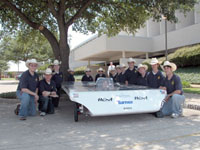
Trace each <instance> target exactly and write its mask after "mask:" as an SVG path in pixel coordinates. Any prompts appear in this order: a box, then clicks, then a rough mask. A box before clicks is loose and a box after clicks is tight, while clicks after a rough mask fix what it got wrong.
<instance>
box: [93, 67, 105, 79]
mask: <svg viewBox="0 0 200 150" xmlns="http://www.w3.org/2000/svg"><path fill="white" fill-rule="evenodd" d="M99 77H103V78H105V77H106V75H105V74H104V70H103V68H99V69H98V70H97V75H96V76H95V82H96V81H97V79H98V78H99Z"/></svg>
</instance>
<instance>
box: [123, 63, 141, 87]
mask: <svg viewBox="0 0 200 150" xmlns="http://www.w3.org/2000/svg"><path fill="white" fill-rule="evenodd" d="M136 69H137V68H136V67H134V69H133V70H130V69H129V68H128V69H127V70H126V72H125V78H126V81H128V84H137V77H138V72H137V70H136Z"/></svg>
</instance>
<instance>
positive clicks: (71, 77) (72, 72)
mask: <svg viewBox="0 0 200 150" xmlns="http://www.w3.org/2000/svg"><path fill="white" fill-rule="evenodd" d="M68 72H69V76H68V78H67V81H68V82H74V81H75V78H74V70H72V69H68Z"/></svg>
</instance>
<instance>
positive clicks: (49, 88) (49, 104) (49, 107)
mask: <svg viewBox="0 0 200 150" xmlns="http://www.w3.org/2000/svg"><path fill="white" fill-rule="evenodd" d="M51 78H52V70H51V69H50V68H47V69H46V71H45V74H44V79H43V80H41V81H40V84H39V97H40V98H39V101H40V105H39V110H40V111H41V113H40V115H41V116H45V115H46V113H50V114H53V113H54V105H53V99H54V98H57V97H58V95H57V93H56V83H55V82H54V81H53V80H51Z"/></svg>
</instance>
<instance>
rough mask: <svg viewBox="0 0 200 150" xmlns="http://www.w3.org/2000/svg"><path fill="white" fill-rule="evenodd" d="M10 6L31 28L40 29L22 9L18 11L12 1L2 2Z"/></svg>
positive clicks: (3, 0) (5, 0)
mask: <svg viewBox="0 0 200 150" xmlns="http://www.w3.org/2000/svg"><path fill="white" fill-rule="evenodd" d="M1 1H2V2H4V3H5V4H6V6H8V7H9V8H10V9H11V10H13V11H14V12H15V13H16V14H17V15H18V16H19V17H20V18H21V19H22V20H24V21H25V22H26V23H27V24H28V25H29V26H31V27H32V28H34V29H38V28H39V27H40V25H39V24H37V23H35V22H32V21H31V20H29V18H28V17H27V16H26V15H25V14H23V13H22V12H21V10H20V9H18V8H17V7H16V6H15V5H13V4H12V3H11V2H10V1H8V0H1Z"/></svg>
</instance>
